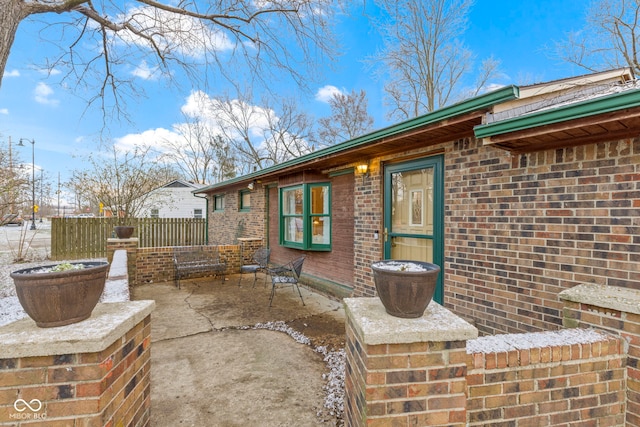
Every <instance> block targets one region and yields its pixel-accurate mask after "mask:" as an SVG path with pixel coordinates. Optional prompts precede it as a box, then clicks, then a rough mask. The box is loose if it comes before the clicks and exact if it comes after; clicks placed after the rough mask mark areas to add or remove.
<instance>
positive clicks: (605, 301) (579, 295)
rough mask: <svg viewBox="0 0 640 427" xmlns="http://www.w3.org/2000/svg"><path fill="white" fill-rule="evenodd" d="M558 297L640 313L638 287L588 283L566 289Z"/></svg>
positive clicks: (639, 292)
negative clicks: (630, 287)
mask: <svg viewBox="0 0 640 427" xmlns="http://www.w3.org/2000/svg"><path fill="white" fill-rule="evenodd" d="M558 297H559V298H560V299H561V300H565V301H571V302H578V303H581V304H588V305H593V306H595V307H602V308H608V309H611V310H617V311H622V312H626V313H633V314H640V291H639V290H637V289H629V288H622V287H619V286H607V285H596V284H594V283H587V284H583V285H578V286H574V287H573V288H571V289H566V290H564V291H562V292H560V293H559V294H558Z"/></svg>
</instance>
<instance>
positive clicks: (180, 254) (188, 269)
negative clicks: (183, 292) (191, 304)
mask: <svg viewBox="0 0 640 427" xmlns="http://www.w3.org/2000/svg"><path fill="white" fill-rule="evenodd" d="M173 266H174V268H175V278H174V282H175V285H176V287H177V288H178V289H180V280H182V279H184V278H185V277H188V276H190V275H192V274H196V273H197V274H199V275H200V277H202V276H205V275H207V274H212V275H213V276H221V277H222V280H223V281H224V278H225V272H226V270H227V263H226V262H224V261H220V253H219V252H218V247H217V246H180V247H176V248H175V249H174V251H173Z"/></svg>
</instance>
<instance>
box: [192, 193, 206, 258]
mask: <svg viewBox="0 0 640 427" xmlns="http://www.w3.org/2000/svg"><path fill="white" fill-rule="evenodd" d="M194 196H195V197H197V198H198V199H204V200H205V208H204V210H205V217H204V218H205V224H206V227H205V228H204V242H205V244H207V245H208V244H209V197H207V196H204V197H200V196H198V195H197V194H194Z"/></svg>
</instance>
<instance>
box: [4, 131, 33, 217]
mask: <svg viewBox="0 0 640 427" xmlns="http://www.w3.org/2000/svg"><path fill="white" fill-rule="evenodd" d="M9 144H11V142H9V143H8V144H7V146H6V148H5V146H4V145H2V146H0V214H5V213H18V209H21V208H24V207H25V206H23V205H24V204H25V203H27V201H28V200H30V199H29V198H30V197H31V196H30V193H29V191H28V190H30V188H31V187H30V186H29V185H28V180H27V179H26V178H25V177H24V175H25V174H24V173H21V171H20V170H19V166H18V165H19V164H20V163H21V161H20V159H19V158H18V157H17V154H16V153H15V152H13V151H12V150H11V147H10V146H9ZM28 194H29V195H28ZM0 216H1V215H0Z"/></svg>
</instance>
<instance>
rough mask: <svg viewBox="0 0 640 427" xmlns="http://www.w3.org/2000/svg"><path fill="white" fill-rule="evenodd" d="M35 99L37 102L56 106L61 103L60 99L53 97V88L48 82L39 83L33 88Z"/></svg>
mask: <svg viewBox="0 0 640 427" xmlns="http://www.w3.org/2000/svg"><path fill="white" fill-rule="evenodd" d="M33 95H34V99H35V100H36V102H37V103H39V104H43V105H53V106H56V105H58V104H59V103H60V101H59V100H57V99H54V98H52V96H53V89H51V86H49V85H48V84H46V83H42V82H40V83H38V85H37V86H36V88H35V89H34V90H33Z"/></svg>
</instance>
